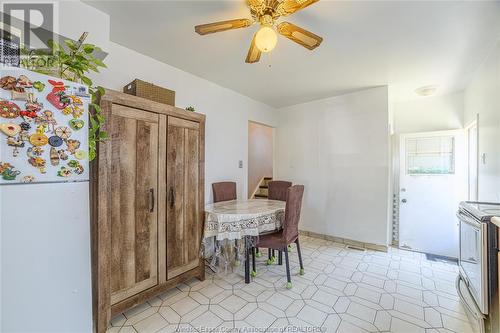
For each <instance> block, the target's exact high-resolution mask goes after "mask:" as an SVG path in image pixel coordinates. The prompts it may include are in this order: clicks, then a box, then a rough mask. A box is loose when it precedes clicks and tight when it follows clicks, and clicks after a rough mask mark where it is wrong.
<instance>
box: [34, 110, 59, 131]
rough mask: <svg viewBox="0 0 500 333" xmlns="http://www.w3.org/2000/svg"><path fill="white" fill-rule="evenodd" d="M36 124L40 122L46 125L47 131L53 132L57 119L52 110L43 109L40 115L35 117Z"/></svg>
mask: <svg viewBox="0 0 500 333" xmlns="http://www.w3.org/2000/svg"><path fill="white" fill-rule="evenodd" d="M35 123H36V124H41V125H44V126H46V127H47V130H48V131H51V132H54V131H55V127H56V125H57V121H56V119H55V118H54V114H53V113H52V111H49V110H45V111H43V112H42V114H41V115H40V116H38V117H37V118H36V119H35Z"/></svg>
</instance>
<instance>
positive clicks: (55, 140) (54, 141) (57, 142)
mask: <svg viewBox="0 0 500 333" xmlns="http://www.w3.org/2000/svg"><path fill="white" fill-rule="evenodd" d="M63 142H64V141H63V139H61V138H60V137H58V136H57V135H53V136H51V137H50V138H49V145H51V146H52V147H60V146H62V144H63Z"/></svg>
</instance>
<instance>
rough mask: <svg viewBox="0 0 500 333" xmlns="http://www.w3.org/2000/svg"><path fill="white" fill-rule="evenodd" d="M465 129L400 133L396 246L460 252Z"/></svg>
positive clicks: (454, 254)
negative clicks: (458, 212)
mask: <svg viewBox="0 0 500 333" xmlns="http://www.w3.org/2000/svg"><path fill="white" fill-rule="evenodd" d="M465 151H466V150H465V135H464V131H463V130H453V131H439V132H426V133H412V134H404V135H401V138H400V165H399V246H400V247H401V248H404V249H408V250H412V251H417V252H423V253H428V254H434V255H438V256H444V257H449V258H457V257H458V242H459V239H458V226H457V219H456V217H455V213H456V211H457V208H458V204H459V202H460V201H462V200H465V199H467V172H466V169H467V167H466V166H467V163H466V158H465V155H466V154H465Z"/></svg>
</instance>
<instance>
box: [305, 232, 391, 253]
mask: <svg viewBox="0 0 500 333" xmlns="http://www.w3.org/2000/svg"><path fill="white" fill-rule="evenodd" d="M299 233H300V234H301V235H303V236H309V237H313V238H319V239H325V240H328V241H331V242H335V243H341V244H346V245H352V246H356V247H360V248H363V249H367V250H373V251H379V252H387V251H388V250H389V246H387V245H379V244H373V243H364V242H360V241H356V240H352V239H348V238H342V237H337V236H331V235H325V234H319V233H316V232H312V231H307V230H299Z"/></svg>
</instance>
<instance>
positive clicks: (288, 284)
mask: <svg viewBox="0 0 500 333" xmlns="http://www.w3.org/2000/svg"><path fill="white" fill-rule="evenodd" d="M283 252H285V265H286V280H287V283H286V289H292V278H291V277H290V261H289V260H288V248H287V247H285V248H284V249H283Z"/></svg>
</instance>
